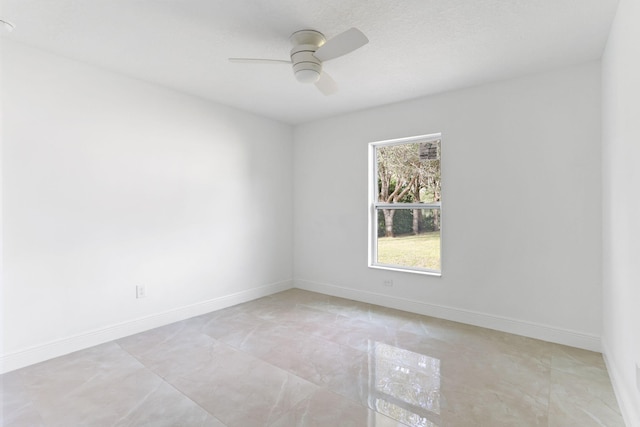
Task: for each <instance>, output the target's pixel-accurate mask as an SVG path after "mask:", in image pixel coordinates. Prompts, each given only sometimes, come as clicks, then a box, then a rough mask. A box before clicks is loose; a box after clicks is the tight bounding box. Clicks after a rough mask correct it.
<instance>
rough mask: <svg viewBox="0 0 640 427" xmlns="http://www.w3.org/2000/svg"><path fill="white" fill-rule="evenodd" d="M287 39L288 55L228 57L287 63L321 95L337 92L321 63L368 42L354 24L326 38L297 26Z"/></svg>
mask: <svg viewBox="0 0 640 427" xmlns="http://www.w3.org/2000/svg"><path fill="white" fill-rule="evenodd" d="M289 41H291V44H292V45H293V48H292V49H291V54H290V56H291V59H290V60H288V61H287V60H283V59H260V58H229V61H231V62H243V63H259V64H290V65H292V66H293V73H294V75H295V76H296V79H297V80H298V81H299V82H301V83H315V85H316V87H317V88H318V89H319V90H320V92H322V93H323V94H325V95H331V94H334V93H335V92H337V90H338V85H337V84H336V82H335V81H334V80H333V79H332V78H331V76H330V75H329V74H327V73H326V72H324V71H322V63H323V62H324V61H328V60H330V59H334V58H338V57H340V56H342V55H346V54H347V53H350V52H353V51H354V50H356V49H358V48H360V47H362V46H364V45H365V44H367V43H368V42H369V39H367V36H365V35H364V34H363V33H362V31H360V30H358V29H357V28H351V29H349V30H347V31H344V32H342V33H340V34H338V35H337V36H335V37H333V38H331V39H329V40H327V39H326V38H325V36H324V34H322V33H321V32H319V31H315V30H300V31H296V32H295V33H293V34H291V37H289Z"/></svg>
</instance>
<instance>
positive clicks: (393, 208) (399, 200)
mask: <svg viewBox="0 0 640 427" xmlns="http://www.w3.org/2000/svg"><path fill="white" fill-rule="evenodd" d="M440 142H441V136H440V134H434V135H423V136H417V137H412V138H402V139H394V140H391V141H380V142H373V143H371V144H369V165H370V166H369V187H370V188H369V199H370V203H369V205H370V209H369V266H370V267H374V268H385V269H392V270H402V271H412V272H421V273H427V274H436V275H439V274H440V272H441V263H440V252H441V251H440V235H441V233H440V230H441V228H442V213H441V198H442V195H441V192H442V191H441V188H442V187H441V179H440V145H441V144H440Z"/></svg>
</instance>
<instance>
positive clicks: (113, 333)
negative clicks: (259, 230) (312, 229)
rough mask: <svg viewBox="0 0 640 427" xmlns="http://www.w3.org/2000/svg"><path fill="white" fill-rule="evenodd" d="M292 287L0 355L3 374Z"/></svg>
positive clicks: (288, 284) (277, 286)
mask: <svg viewBox="0 0 640 427" xmlns="http://www.w3.org/2000/svg"><path fill="white" fill-rule="evenodd" d="M292 287H293V283H292V281H291V280H287V281H283V282H278V283H272V284H270V285H266V286H260V287H257V288H252V289H247V290H245V291H241V292H236V293H234V294H230V295H224V296H221V297H217V298H212V299H210V300H207V301H202V302H197V303H195V304H190V305H187V306H183V307H178V308H175V309H172V310H168V311H165V312H162V313H157V314H152V315H150V316H145V317H141V318H138V319H133V320H128V321H125V322H122V323H118V324H115V325H111V326H107V327H106V328H100V329H95V330H92V331H87V332H84V333H81V334H78V335H74V336H71V337H67V338H62V339H59V340H55V341H51V342H48V343H45V344H42V345H38V346H34V347H31V348H27V349H24V350H21V351H16V352H13V353H9V354H5V355H2V356H0V374H2V373H5V372H10V371H13V370H16V369H20V368H23V367H25V366H29V365H33V364H34V363H39V362H42V361H45V360H48V359H52V358H54V357H58V356H63V355H65V354H69V353H72V352H74V351H78V350H83V349H85V348H89V347H93V346H95V345H99V344H103V343H105V342H108V341H113V340H116V339H119V338H123V337H126V336H129V335H133V334H137V333H140V332H144V331H148V330H149V329H153V328H157V327H160V326H164V325H168V324H170V323H173V322H178V321H180V320H184V319H188V318H191V317H194V316H199V315H201V314H205V313H210V312H212V311H216V310H220V309H223V308H226V307H231V306H233V305H236V304H241V303H243V302H247V301H251V300H254V299H257V298H262V297H265V296H268V295H271V294H275V293H277V292H281V291H284V290H287V289H291V288H292Z"/></svg>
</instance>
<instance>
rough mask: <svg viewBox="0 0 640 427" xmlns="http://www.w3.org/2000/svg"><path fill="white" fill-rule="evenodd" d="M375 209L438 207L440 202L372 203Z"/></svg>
mask: <svg viewBox="0 0 640 427" xmlns="http://www.w3.org/2000/svg"><path fill="white" fill-rule="evenodd" d="M373 207H374V208H376V209H440V203H374V204H373Z"/></svg>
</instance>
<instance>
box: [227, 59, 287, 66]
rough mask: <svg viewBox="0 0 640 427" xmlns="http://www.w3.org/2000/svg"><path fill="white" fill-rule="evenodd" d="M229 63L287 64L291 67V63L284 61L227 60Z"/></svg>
mask: <svg viewBox="0 0 640 427" xmlns="http://www.w3.org/2000/svg"><path fill="white" fill-rule="evenodd" d="M229 62H236V63H241V64H289V65H291V61H285V60H284V59H263V58H229Z"/></svg>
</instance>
